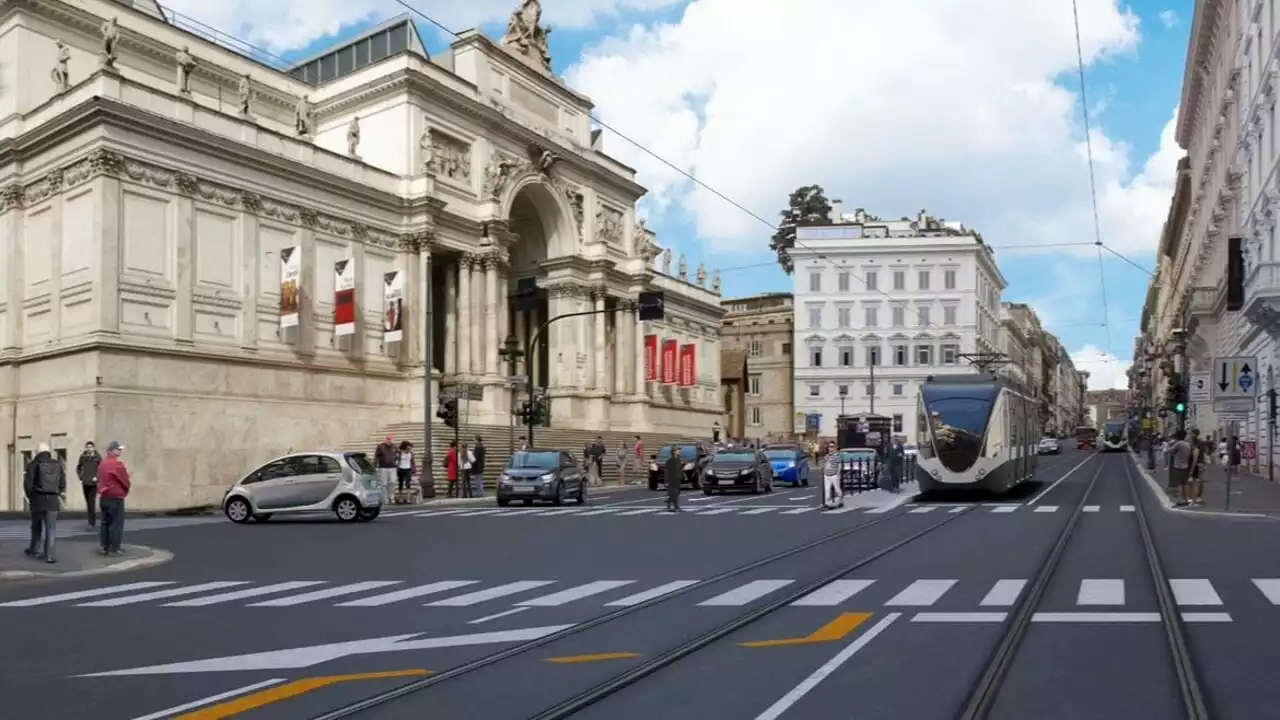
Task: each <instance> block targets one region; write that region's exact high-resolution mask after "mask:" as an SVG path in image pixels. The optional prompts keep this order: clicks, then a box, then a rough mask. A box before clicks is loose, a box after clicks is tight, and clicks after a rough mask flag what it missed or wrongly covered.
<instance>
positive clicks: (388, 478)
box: [373, 435, 399, 498]
mask: <svg viewBox="0 0 1280 720" xmlns="http://www.w3.org/2000/svg"><path fill="white" fill-rule="evenodd" d="M398 456H399V452H398V451H397V450H396V443H395V438H393V437H391V436H390V435H388V436H387V438H386V439H385V440H383V441H382V442H380V443H378V446H377V447H375V448H374V449H373V464H374V467H376V468H378V482H379V483H380V484H381V485H382V495H383V497H388V498H389V497H391V495H392V493H391V489H392V488H394V487H395V485H396V460H397V458H398Z"/></svg>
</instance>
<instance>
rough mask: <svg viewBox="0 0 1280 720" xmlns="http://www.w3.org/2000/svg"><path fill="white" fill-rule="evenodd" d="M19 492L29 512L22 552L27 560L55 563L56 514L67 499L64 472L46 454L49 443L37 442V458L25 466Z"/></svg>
mask: <svg viewBox="0 0 1280 720" xmlns="http://www.w3.org/2000/svg"><path fill="white" fill-rule="evenodd" d="M22 489H23V491H24V492H25V493H26V496H27V506H28V507H29V508H30V509H31V544H30V545H29V546H27V549H26V550H24V551H23V552H24V553H25V554H26V555H27V556H28V557H33V558H38V559H42V560H44V561H45V562H47V563H56V562H58V560H57V559H56V557H55V556H54V552H53V551H54V544H55V541H56V538H57V534H58V511H60V510H61V509H62V501H63V500H64V499H66V496H67V473H66V470H65V468H63V467H62V463H61V462H59V461H58V459H57V458H55V457H54V456H53V453H51V452H50V451H49V445H48V444H46V443H40V445H39V447H37V448H36V456H35V457H34V458H32V459H31V462H29V463H27V469H26V472H25V473H23V478H22ZM42 536H43V540H44V543H43V547H42V546H41V538H42Z"/></svg>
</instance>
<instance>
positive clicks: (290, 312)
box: [280, 245, 302, 328]
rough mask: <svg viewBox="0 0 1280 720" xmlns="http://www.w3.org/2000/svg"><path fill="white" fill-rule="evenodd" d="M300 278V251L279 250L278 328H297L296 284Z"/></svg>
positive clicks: (287, 248) (294, 249)
mask: <svg viewBox="0 0 1280 720" xmlns="http://www.w3.org/2000/svg"><path fill="white" fill-rule="evenodd" d="M301 277H302V249H301V248H299V247H298V246H297V245H293V246H291V247H286V248H280V327H282V328H291V327H297V326H298V293H299V292H300V290H299V288H298V282H299V280H300V279H301Z"/></svg>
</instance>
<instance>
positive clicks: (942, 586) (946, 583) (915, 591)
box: [885, 580, 956, 607]
mask: <svg viewBox="0 0 1280 720" xmlns="http://www.w3.org/2000/svg"><path fill="white" fill-rule="evenodd" d="M955 584H956V581H955V580H916V581H915V582H913V583H911V584H910V585H908V586H907V587H906V589H905V590H903V591H902V592H900V593H898V594H897V595H894V596H893V597H892V598H890V599H889V602H887V603H885V605H906V606H910V607H919V606H927V605H932V604H934V603H936V602H938V600H939V598H941V597H942V596H943V595H945V594H946V592H947V591H948V590H950V589H951V588H952V586H954V585H955Z"/></svg>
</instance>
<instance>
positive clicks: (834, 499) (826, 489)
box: [822, 442, 844, 510]
mask: <svg viewBox="0 0 1280 720" xmlns="http://www.w3.org/2000/svg"><path fill="white" fill-rule="evenodd" d="M842 469H843V468H842V463H841V462H840V452H839V451H838V450H837V449H836V444H835V443H833V442H829V443H827V455H826V457H825V458H823V461H822V509H823V510H831V509H834V508H838V507H844V488H843V487H842V486H841V483H840V472H841V470H842Z"/></svg>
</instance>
